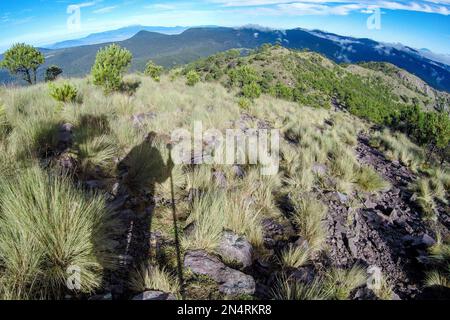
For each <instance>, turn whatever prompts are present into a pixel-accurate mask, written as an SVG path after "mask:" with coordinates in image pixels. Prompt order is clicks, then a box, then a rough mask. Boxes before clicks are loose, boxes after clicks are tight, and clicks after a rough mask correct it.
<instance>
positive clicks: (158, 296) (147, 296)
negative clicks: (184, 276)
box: [133, 291, 177, 301]
mask: <svg viewBox="0 0 450 320" xmlns="http://www.w3.org/2000/svg"><path fill="white" fill-rule="evenodd" d="M133 300H141V301H145V300H177V298H176V297H175V296H174V295H173V294H172V293H166V292H162V291H145V292H143V293H141V294H139V295H137V296H135V297H134V298H133Z"/></svg>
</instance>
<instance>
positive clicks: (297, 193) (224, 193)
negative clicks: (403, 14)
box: [0, 49, 394, 298]
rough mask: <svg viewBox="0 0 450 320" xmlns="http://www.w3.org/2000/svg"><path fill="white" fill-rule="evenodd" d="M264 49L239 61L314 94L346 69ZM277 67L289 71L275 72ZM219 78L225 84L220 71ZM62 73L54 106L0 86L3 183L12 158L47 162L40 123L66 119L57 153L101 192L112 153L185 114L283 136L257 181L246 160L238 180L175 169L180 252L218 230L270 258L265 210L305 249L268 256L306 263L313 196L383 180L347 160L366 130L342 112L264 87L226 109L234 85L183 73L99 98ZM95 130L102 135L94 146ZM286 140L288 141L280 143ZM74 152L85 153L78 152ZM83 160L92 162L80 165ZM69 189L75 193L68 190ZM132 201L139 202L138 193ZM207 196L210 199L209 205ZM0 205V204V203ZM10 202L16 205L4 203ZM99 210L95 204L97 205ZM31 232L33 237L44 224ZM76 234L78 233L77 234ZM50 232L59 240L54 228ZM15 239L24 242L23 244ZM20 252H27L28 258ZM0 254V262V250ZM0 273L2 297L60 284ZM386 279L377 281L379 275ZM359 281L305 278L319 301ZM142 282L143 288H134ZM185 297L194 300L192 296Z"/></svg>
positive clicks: (202, 244)
mask: <svg viewBox="0 0 450 320" xmlns="http://www.w3.org/2000/svg"><path fill="white" fill-rule="evenodd" d="M271 54H273V55H276V56H277V57H280V59H270V58H269V59H267V60H258V59H256V60H254V61H248V59H251V58H248V57H247V58H241V59H242V61H244V62H245V63H250V64H251V65H253V66H254V67H255V68H256V69H258V70H261V71H262V70H269V71H272V72H273V73H274V74H275V76H276V79H278V80H279V81H283V83H285V84H286V85H290V84H293V83H295V82H296V81H299V79H298V78H297V76H299V77H301V79H302V81H303V83H306V84H308V87H306V89H307V91H306V95H309V94H311V93H312V92H313V91H315V90H317V91H318V92H319V93H320V94H325V95H326V94H327V90H329V88H328V87H327V86H324V87H322V84H317V83H315V82H314V81H315V80H314V79H320V80H325V79H326V78H327V77H328V75H329V74H330V70H332V71H333V74H334V76H333V78H331V79H329V80H333V81H339V78H342V77H345V76H346V72H348V71H346V70H345V69H343V68H341V67H339V66H337V65H335V64H334V63H331V62H329V61H328V60H325V59H324V58H322V57H320V56H318V55H315V54H312V53H291V52H288V51H286V50H284V49H279V51H274V52H272V53H271ZM272 57H273V56H272ZM227 65H228V64H227ZM286 65H288V66H293V68H287V67H286ZM293 70H297V71H298V70H302V72H300V73H299V74H295V73H294V72H293ZM313 72H314V73H313ZM319 75H321V76H319ZM220 80H221V81H222V82H224V83H226V82H227V79H226V76H224V77H223V78H221V79H220ZM70 81H71V83H73V84H74V85H75V86H76V87H77V88H78V91H79V96H80V98H81V99H80V100H81V101H82V102H81V103H76V104H66V105H64V106H63V108H62V110H61V108H60V106H59V104H58V103H57V102H55V101H53V100H52V99H51V98H50V97H49V94H48V89H47V86H46V85H43V84H40V85H37V86H34V87H28V88H16V89H0V103H1V104H2V105H4V106H5V111H6V112H5V115H6V117H5V119H6V121H7V123H8V127H10V128H11V129H9V130H8V132H7V133H6V134H2V135H1V136H0V138H1V140H0V148H1V150H2V151H3V152H2V153H1V155H0V156H1V157H2V161H1V164H0V165H1V166H2V167H0V174H2V175H3V177H8V176H12V178H5V179H7V180H8V181H13V180H14V179H17V176H16V174H15V173H14V168H15V167H17V165H19V166H27V167H28V166H30V165H31V164H30V162H35V161H36V160H37V159H41V160H42V158H43V156H47V157H45V158H47V160H48V159H54V157H53V156H52V155H53V153H52V151H54V149H56V146H55V135H56V134H57V132H56V131H57V130H56V129H55V130H49V128H58V125H59V124H62V123H67V122H69V123H71V124H73V125H74V136H75V144H74V145H73V146H72V147H71V149H70V151H69V154H71V156H73V157H75V158H76V159H77V160H78V163H81V164H82V165H80V166H79V167H78V169H77V176H78V177H81V179H82V180H83V179H84V178H85V177H87V178H89V179H97V180H102V181H108V183H106V184H105V186H104V187H103V188H104V190H105V191H110V192H111V191H112V190H111V188H112V185H113V183H111V180H112V182H114V181H115V180H116V179H117V171H116V159H117V158H119V159H121V158H123V157H124V156H125V155H126V154H127V153H128V152H129V151H130V150H131V149H132V148H133V147H134V146H137V145H139V144H140V143H142V141H143V139H144V137H145V135H146V134H147V133H148V132H149V131H156V132H157V133H159V134H160V135H165V134H166V135H167V134H170V132H172V131H173V130H174V129H176V128H186V129H189V130H191V126H192V123H193V122H194V121H195V120H200V121H202V122H203V126H204V129H208V128H217V129H219V130H224V129H226V128H230V126H231V127H233V126H234V125H236V126H237V127H240V126H242V125H244V126H248V127H250V128H252V127H256V126H257V125H258V123H259V122H260V121H264V122H266V123H269V124H270V126H271V127H273V128H278V129H280V130H281V132H282V134H283V137H284V139H283V140H282V142H281V152H282V163H281V171H280V172H279V173H278V174H277V175H276V176H273V177H269V178H264V177H262V176H260V174H259V170H257V169H258V168H256V167H252V166H245V167H244V170H245V172H246V176H245V178H244V179H242V180H241V179H238V178H236V177H235V176H234V175H233V173H232V172H231V171H230V168H229V167H226V166H220V165H219V166H213V167H210V166H198V167H196V168H188V167H185V168H181V167H177V168H176V169H175V172H174V175H175V185H176V190H175V191H176V198H177V199H178V201H179V202H178V207H179V216H180V223H181V226H182V227H183V226H185V225H187V224H188V223H190V222H193V221H195V222H197V223H198V225H201V226H203V227H202V228H199V229H198V230H197V231H196V232H195V233H193V234H191V235H186V236H184V237H183V245H184V250H188V249H191V248H203V249H206V250H208V251H212V252H215V251H216V249H217V239H218V237H219V235H220V232H221V231H222V229H223V228H226V229H231V230H233V231H235V232H236V233H238V234H241V235H243V236H245V237H246V238H248V239H249V240H250V241H251V242H252V244H253V245H254V247H255V248H256V252H257V255H258V256H259V257H261V258H263V259H264V258H265V257H267V256H268V255H270V252H268V251H266V249H265V248H264V246H262V245H261V239H262V224H261V223H262V220H263V219H265V218H271V219H275V220H276V221H279V222H280V223H282V224H292V225H293V226H295V227H296V228H297V229H296V230H297V233H298V234H297V236H299V237H301V238H303V239H304V240H306V241H307V242H308V243H309V244H310V249H309V250H308V251H307V252H306V253H304V252H299V251H298V250H300V249H292V250H291V251H287V252H286V253H285V254H284V255H283V257H282V259H280V261H284V263H285V264H286V265H287V266H296V267H298V266H300V265H304V264H305V263H309V262H307V261H310V260H311V259H314V258H315V257H316V256H317V255H316V253H317V252H320V251H322V250H323V251H325V252H326V245H325V243H324V239H325V238H326V234H325V230H324V228H323V225H322V222H321V220H322V219H323V215H324V214H326V208H324V205H323V204H322V203H321V202H320V201H319V200H318V199H317V198H318V195H319V194H320V192H322V191H324V190H335V191H340V192H343V193H346V194H348V195H353V194H354V192H355V191H364V192H377V191H378V190H380V189H382V188H385V187H386V185H385V184H384V183H383V181H382V179H380V178H379V176H378V175H377V174H376V173H374V172H370V168H364V167H362V166H361V165H360V164H359V163H358V162H357V160H356V157H355V154H354V150H353V148H354V146H355V145H356V143H357V140H356V137H357V135H358V133H359V132H360V131H361V130H368V125H367V123H365V122H364V121H361V120H360V119H358V118H355V117H353V116H351V115H348V114H346V113H342V112H340V111H338V112H336V111H334V110H326V109H316V108H310V107H308V106H303V107H300V106H299V105H298V103H295V102H289V101H285V100H281V99H277V98H275V97H272V96H270V95H263V96H262V97H261V98H259V99H256V100H255V101H254V102H253V103H252V104H251V106H250V107H249V109H248V110H246V111H245V112H244V111H243V110H241V109H240V108H239V106H238V100H239V97H238V91H237V90H236V89H231V91H229V90H227V89H226V88H225V87H224V86H222V85H220V84H219V83H215V82H211V83H203V82H201V83H199V84H197V85H196V86H194V87H190V86H186V85H185V79H184V77H177V78H175V80H171V79H170V77H169V76H163V77H162V80H161V82H160V83H156V82H154V81H153V80H151V79H149V78H146V77H143V76H139V75H132V76H129V77H127V81H130V82H131V81H140V82H141V85H140V87H139V89H138V90H137V92H136V93H135V94H134V95H133V96H128V95H126V94H123V93H116V94H113V95H110V96H104V94H103V93H102V91H101V90H100V89H99V88H95V87H93V86H92V85H91V84H90V83H89V80H88V79H71V80H70ZM392 81H394V80H392ZM316 85H317V86H316ZM315 86H316V87H315ZM149 112H150V113H152V114H153V115H154V117H151V118H149V119H148V120H146V121H144V123H143V124H142V127H141V128H139V129H138V128H135V127H134V126H133V122H132V120H131V117H132V115H136V114H139V113H149ZM87 115H88V116H90V117H93V116H95V117H96V118H103V119H106V121H104V122H103V125H102V127H100V128H95V125H92V124H89V123H87V122H85V121H83V120H82V119H83V118H85V116H87ZM249 115H250V116H249ZM95 131H97V132H95ZM94 133H95V134H94ZM86 134H88V139H87V140H86V139H81V138H80V140H77V136H78V137H83V136H85V135H86ZM89 135H92V136H89ZM98 137H101V138H102V139H101V141H100V142H99V141H98V139H97V138H98ZM293 141H295V143H292V142H293ZM158 148H159V149H160V151H161V153H162V154H163V155H164V159H167V150H166V148H165V146H164V145H163V144H160V145H159V147H158ZM81 150H84V151H85V152H80V151H81ZM48 156H52V157H48ZM12 159H14V160H18V162H17V163H15V161H11V160H12ZM136 161H138V162H139V161H142V159H139V158H138V159H136ZM41 163H42V162H41ZM46 163H47V162H46ZM317 164H322V165H325V166H326V167H327V171H326V173H325V176H317V175H315V174H313V173H312V167H313V165H317ZM92 168H97V169H95V170H92ZM98 169H100V171H99V170H98ZM213 169H214V170H216V171H222V172H223V173H224V174H225V176H226V177H227V180H228V184H227V187H226V188H225V189H223V188H219V187H218V186H217V185H215V184H214V183H211V182H212V181H214V178H213ZM36 170H37V169H36ZM40 170H43V169H40ZM2 179H3V178H2ZM10 179H12V180H10ZM73 188H76V189H77V190H79V189H78V188H79V187H76V186H74V187H73ZM191 189H197V190H201V191H202V193H201V194H202V196H201V197H200V198H199V199H197V201H194V202H193V203H190V202H189V201H187V199H188V195H189V193H190V192H191ZM36 192H38V193H39V194H41V195H42V196H43V197H44V198H47V199H53V198H54V197H55V195H54V194H52V193H51V192H48V191H46V190H41V189H37V191H36ZM156 192H157V197H158V199H161V200H160V201H159V202H158V203H157V207H156V212H155V221H154V223H153V228H154V229H153V230H158V231H160V232H162V234H163V236H165V237H167V238H169V239H170V238H171V237H172V225H171V220H170V219H171V218H170V210H169V209H170V207H168V206H167V202H166V201H165V200H167V199H170V189H169V186H168V185H167V183H165V184H163V185H159V186H158V187H157V191H156ZM42 193H44V194H42ZM6 195H8V194H6ZM285 197H288V198H289V199H290V201H291V202H292V203H293V205H294V212H293V215H292V217H291V218H290V219H288V218H286V216H285V215H284V214H283V213H282V211H281V210H280V207H279V206H278V203H279V200H280V199H285ZM249 199H252V201H251V205H250V207H248V205H247V204H248V200H249ZM138 201H140V200H139V198H138ZM4 203H8V202H7V198H5V195H3V196H0V205H3V204H4ZM217 203H221V204H222V205H221V206H219V207H217ZM214 205H216V206H214ZM216 207H217V208H216ZM214 208H216V209H217V210H215V209H214ZM0 210H4V209H3V208H0ZM11 210H20V209H14V208H12V209H11ZM54 210H55V211H56V212H59V210H65V209H64V208H59V207H56V208H54ZM99 210H100V211H101V208H100V209H99ZM12 212H13V211H12ZM214 213H217V214H214ZM2 214H4V213H2ZM99 214H101V213H99ZM224 217H226V219H224ZM14 223H16V228H23V229H24V230H28V231H27V232H29V229H27V228H30V225H26V224H21V223H20V221H19V222H18V221H14ZM11 225H12V224H11ZM3 230H4V228H3V225H0V243H8V239H9V238H8V234H6V233H2V232H4V231H3ZM42 232H44V233H45V228H43V229H42ZM56 232H65V231H61V230H59V231H56ZM80 232H81V233H83V234H84V236H85V237H86V236H87V237H88V238H89V234H86V231H85V230H81V231H80ZM50 234H51V233H50ZM59 235H60V236H61V237H64V233H62V234H59ZM2 241H3V242H2ZM22 245H24V246H27V245H28V243H27V242H26V241H24V242H23V243H22ZM36 246H37V247H39V248H42V246H41V242H39V241H37V242H36ZM8 248H9V247H8V246H4V245H3V246H0V259H2V258H1V257H5V256H8V257H12V258H11V259H14V256H13V255H12V254H11V251H8V250H10V249H8ZM19 250H20V248H19ZM85 250H87V253H90V251H89V250H92V249H91V248H88V249H85ZM163 250H167V252H165V254H164V256H166V259H165V260H163V261H154V262H153V263H154V264H158V263H160V264H161V267H165V268H166V271H165V272H166V273H172V272H174V271H175V270H176V268H175V259H174V254H173V251H171V250H170V248H168V249H163ZM26 258H27V257H25V259H26ZM29 258H30V259H31V258H32V254H31V255H30V257H29ZM1 261H2V263H4V261H5V260H4V258H3V260H1ZM44 261H45V260H42V261H41V260H39V259H38V260H37V262H36V263H37V266H36V264H33V265H31V264H30V265H27V264H25V266H26V267H25V271H26V274H31V273H33V272H35V271H36V269H33V268H38V270H40V271H41V273H42V274H44V275H48V274H50V273H48V272H49V271H48V270H47V269H45V265H46V263H45V262H44ZM27 262H28V261H27ZM33 262H35V260H33ZM0 265H2V264H1V263H0ZM13 265H14V264H13ZM281 266H282V265H281ZM9 272H16V274H21V273H23V272H24V270H22V269H15V270H14V269H12V270H9ZM152 274H158V275H159V277H160V278H161V279H163V281H162V284H160V286H161V289H163V288H174V286H173V285H170V284H168V282H170V281H171V280H169V279H171V278H170V277H169V276H161V275H160V272H153V273H152ZM0 275H1V276H0V279H1V281H2V282H3V283H4V288H8V290H9V291H7V292H6V290H5V292H0V293H1V294H2V295H3V296H4V297H19V298H27V297H40V296H45V297H48V296H50V297H58V295H59V294H60V290H61V288H60V285H61V284H60V283H57V284H56V285H52V289H53V291H52V290H49V293H46V294H45V295H44V294H42V292H41V291H40V290H42V289H40V288H32V289H30V287H29V285H30V283H32V281H33V279H29V278H25V279H22V280H21V281H23V282H24V283H21V284H23V287H21V288H25V289H26V290H29V291H27V292H26V294H24V293H23V292H19V293H18V292H17V287H16V285H14V284H11V282H10V280H11V278H10V277H11V274H10V273H5V269H4V267H2V269H0ZM50 275H51V274H50ZM187 275H188V277H187V283H188V290H187V292H188V294H189V292H191V291H189V289H190V288H191V289H192V287H195V286H196V285H197V284H196V282H195V281H198V279H193V278H192V279H191V278H190V276H189V274H187ZM386 276H387V277H389V275H386ZM97 277H98V274H97ZM144 278H145V277H144ZM361 278H363V276H362V275H361V271H360V270H356V269H355V270H351V271H349V272H346V271H342V270H334V269H333V270H328V271H327V270H325V274H324V275H323V278H321V277H319V278H318V279H317V282H318V284H317V286H320V287H321V288H322V289H320V290H319V289H317V291H318V292H315V293H316V294H317V295H319V296H321V297H326V298H348V297H349V294H350V291H351V289H353V288H354V287H356V286H358V285H359V284H360V283H361ZM164 279H166V280H164ZM324 279H328V280H327V281H326V280H324ZM330 279H331V280H330ZM338 279H339V281H338ZM342 279H344V280H342ZM39 280H41V281H43V280H42V279H39ZM44 280H45V278H44ZM147 281H149V280H147ZM155 282H157V281H153V282H152V285H154V283H155ZM43 283H44V284H43V287H44V288H45V287H46V286H50V285H51V284H50V283H48V282H47V283H46V282H45V281H43ZM92 283H93V284H92V286H93V287H94V286H95V284H97V288H95V289H94V290H101V288H99V287H98V283H97V282H95V281H93V282H92ZM136 286H137V287H139V284H137V283H136V282H133V287H136ZM143 286H144V287H145V284H144V285H143ZM289 286H290V283H289V281H284V282H283V281H282V282H281V284H280V289H279V290H278V292H277V296H278V297H286V291H288V289H289ZM340 286H341V287H340ZM343 286H344V287H343ZM141 287H142V283H141ZM329 287H331V289H330V290H328V289H327V290H326V291H327V292H326V294H325V293H324V292H323V290H325V289H323V288H329ZM283 288H284V289H283ZM154 289H158V288H154ZM91 290H92V287H90V288H86V290H85V292H86V293H89V292H90V291H91ZM174 290H177V289H174ZM308 293H309V294H312V293H311V292H308ZM191 297H192V298H198V297H199V296H198V295H196V294H194V293H192V296H191ZM200 297H202V296H200ZM203 297H204V296H203ZM289 297H291V298H311V296H308V295H305V292H303V291H301V290H300V291H299V292H297V295H295V296H293V297H292V296H289Z"/></svg>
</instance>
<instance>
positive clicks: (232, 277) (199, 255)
mask: <svg viewBox="0 0 450 320" xmlns="http://www.w3.org/2000/svg"><path fill="white" fill-rule="evenodd" d="M184 266H185V268H187V269H190V270H191V271H192V272H193V273H194V274H197V275H204V276H208V277H210V278H211V279H213V280H214V281H216V282H217V283H218V285H219V291H220V292H221V293H224V294H226V295H230V296H237V295H242V294H250V295H252V294H254V293H255V288H256V284H255V280H254V279H253V277H251V276H249V275H246V274H244V273H242V272H240V271H238V270H234V269H231V268H229V267H227V266H226V265H225V264H223V262H222V261H220V260H219V258H217V257H215V256H213V255H210V254H208V253H207V252H206V251H203V250H193V251H188V252H187V253H186V254H185V257H184Z"/></svg>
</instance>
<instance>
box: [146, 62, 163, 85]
mask: <svg viewBox="0 0 450 320" xmlns="http://www.w3.org/2000/svg"><path fill="white" fill-rule="evenodd" d="M163 70H164V68H163V67H161V66H158V65H156V64H154V63H153V61H149V62H147V65H146V66H145V71H144V73H145V74H146V75H147V76H149V77H151V78H152V79H153V80H155V81H157V82H159V80H160V77H161V74H162V72H163Z"/></svg>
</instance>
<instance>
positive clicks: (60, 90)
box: [49, 83, 78, 103]
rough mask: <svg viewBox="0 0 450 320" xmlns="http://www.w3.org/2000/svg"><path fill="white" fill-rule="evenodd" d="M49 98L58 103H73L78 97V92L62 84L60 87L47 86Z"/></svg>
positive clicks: (66, 84)
mask: <svg viewBox="0 0 450 320" xmlns="http://www.w3.org/2000/svg"><path fill="white" fill-rule="evenodd" d="M49 89H50V96H51V97H52V98H53V99H55V100H56V101H59V102H64V103H67V102H74V101H75V100H76V98H77V95H78V90H77V88H75V87H74V86H72V85H71V84H69V83H64V84H62V85H61V86H57V85H55V84H50V85H49Z"/></svg>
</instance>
